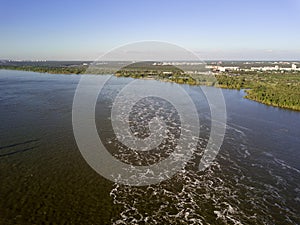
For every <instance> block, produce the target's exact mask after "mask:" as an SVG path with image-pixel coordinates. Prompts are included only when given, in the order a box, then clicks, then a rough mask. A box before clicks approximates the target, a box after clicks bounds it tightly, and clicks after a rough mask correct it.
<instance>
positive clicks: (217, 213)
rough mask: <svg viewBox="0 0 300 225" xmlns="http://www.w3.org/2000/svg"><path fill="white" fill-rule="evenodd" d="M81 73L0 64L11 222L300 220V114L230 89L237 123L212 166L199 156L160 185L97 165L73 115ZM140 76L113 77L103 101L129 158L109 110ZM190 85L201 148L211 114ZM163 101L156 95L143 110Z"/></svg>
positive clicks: (102, 114) (105, 133) (0, 200)
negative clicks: (132, 181) (123, 181)
mask: <svg viewBox="0 0 300 225" xmlns="http://www.w3.org/2000/svg"><path fill="white" fill-rule="evenodd" d="M79 79H80V76H77V75H50V74H39V73H31V72H21V71H7V70H0V87H1V88H0V118H1V126H0V134H1V139H0V180H1V186H0V223H1V224H41V223H42V222H44V223H45V224H50V223H52V224H55V223H57V224H111V223H115V224H130V223H131V224H167V223H172V224H201V223H202V224H207V223H210V224H299V223H300V218H299V215H300V211H299V203H300V164H299V162H300V151H299V149H300V138H299V137H300V113H299V112H293V111H288V110H282V109H278V108H274V107H268V106H265V105H262V104H259V103H256V102H252V101H249V100H246V99H243V95H244V93H243V92H242V91H235V90H223V94H224V97H225V100H226V106H227V112H228V126H227V131H226V135H225V139H224V143H223V145H222V147H221V150H220V153H219V155H218V157H217V159H216V160H215V162H214V163H213V165H212V166H211V167H210V168H209V169H208V170H207V171H205V172H199V171H197V170H196V169H195V168H196V167H195V165H196V164H197V157H195V159H194V160H192V161H191V162H190V164H189V166H188V167H187V168H186V169H185V170H182V171H180V172H179V173H178V174H176V175H175V176H174V177H173V178H172V179H170V180H167V181H164V182H162V183H161V184H159V185H152V186H148V187H130V186H123V185H117V184H114V183H112V182H110V181H108V180H106V179H104V178H103V177H101V176H100V175H98V174H97V173H96V172H94V171H93V170H92V169H91V168H90V167H89V166H88V164H87V163H86V162H85V161H84V159H83V158H82V156H81V154H80V152H79V150H78V148H77V145H76V143H75V139H74V137H73V131H72V120H71V119H72V118H71V115H72V101H73V96H74V93H75V89H76V86H77V84H78V81H79ZM130 80H131V79H130V78H114V79H112V81H111V83H110V85H108V86H107V87H106V89H105V90H104V91H103V93H104V95H103V96H104V97H102V98H99V99H98V105H97V108H96V122H97V127H98V131H99V134H100V136H101V139H102V140H103V141H104V142H107V146H110V149H111V151H112V153H113V154H115V156H116V157H117V158H120V159H123V160H124V161H126V160H128V159H131V158H132V156H131V155H130V154H128V152H126V151H125V150H124V151H122V149H121V148H120V146H119V145H118V143H117V141H116V140H115V139H114V136H113V135H112V130H111V126H110V121H109V119H108V118H109V109H110V108H109V106H110V101H111V98H113V96H114V95H115V94H114V93H115V92H116V91H118V90H119V89H120V88H121V87H122V86H123V85H124V84H126V83H127V82H129V81H130ZM143 82H152V83H153V85H158V84H159V85H158V86H160V85H162V86H165V87H168V88H172V85H173V84H171V83H161V82H159V81H149V80H145V81H143ZM183 87H184V88H185V89H186V91H187V92H188V93H189V94H190V95H191V97H192V98H193V100H194V101H195V104H196V106H197V109H198V110H199V115H200V121H201V124H202V125H201V131H202V132H201V137H200V139H201V140H202V142H201V143H202V144H201V145H200V146H199V152H201V148H203V147H204V146H205V144H206V143H207V134H208V132H209V124H210V123H209V119H210V112H209V109H208V106H207V103H206V101H205V98H204V96H203V94H202V93H201V90H200V89H199V87H190V86H185V85H183ZM154 104H156V99H150V100H149V101H145V102H144V104H141V105H140V106H137V109H136V110H137V111H138V107H147V106H148V107H149V106H151V105H154ZM158 106H159V104H158ZM161 106H162V107H163V104H162V105H161ZM166 107H169V106H166ZM133 117H134V115H133ZM175 117H176V116H175ZM120 149H121V150H120ZM117 150H118V151H117ZM155 160H157V158H155Z"/></svg>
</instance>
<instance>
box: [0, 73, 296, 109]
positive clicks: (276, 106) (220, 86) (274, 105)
mask: <svg viewBox="0 0 300 225" xmlns="http://www.w3.org/2000/svg"><path fill="white" fill-rule="evenodd" d="M55 69H56V68H55ZM55 69H54V70H49V71H47V70H44V71H35V70H30V69H29V68H26V69H22V68H1V67H0V70H10V71H23V72H33V73H41V74H50V75H51V74H53V75H84V74H85V73H84V72H85V70H84V71H81V72H80V73H71V72H69V71H68V72H65V73H63V72H62V71H57V72H56V71H55ZM61 69H63V68H61ZM54 71H55V72H54ZM108 74H110V73H103V74H90V75H108ZM110 75H113V76H115V77H120V78H121V77H123V78H132V79H143V80H157V81H161V82H169V83H176V84H185V85H190V86H211V87H216V88H221V89H230V90H238V91H240V90H241V89H247V90H253V89H252V88H234V87H229V86H226V85H218V84H217V85H215V84H214V85H208V84H205V83H203V84H189V83H184V82H183V83H178V82H176V81H174V80H169V79H155V77H132V76H120V75H119V76H118V75H116V74H110ZM244 92H245V93H246V95H245V96H244V97H243V98H245V99H248V100H250V101H255V102H258V103H260V104H264V105H266V106H272V107H275V108H279V109H284V110H290V111H295V112H300V106H299V108H297V107H296V108H295V107H288V106H279V105H278V104H272V103H267V102H263V101H259V100H258V99H255V98H254V97H251V95H249V93H247V91H246V90H244Z"/></svg>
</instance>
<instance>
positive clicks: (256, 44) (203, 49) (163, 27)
mask: <svg viewBox="0 0 300 225" xmlns="http://www.w3.org/2000/svg"><path fill="white" fill-rule="evenodd" d="M0 28H1V29H0V58H2V59H52V60H66V59H70V60H74V59H75V60H79V59H83V60H85V59H86V60H93V59H95V58H96V57H98V56H99V55H100V54H102V53H104V52H106V51H109V50H110V49H112V48H115V47H117V46H119V45H124V44H126V43H129V42H135V41H142V40H161V41H167V42H170V43H174V44H177V45H180V46H182V47H185V48H188V49H190V50H192V51H194V52H196V53H197V54H198V55H199V56H200V57H201V58H203V59H275V60H276V59H291V60H300V41H299V40H300V0H250V1H249V0H246V1H242V0H226V1H224V0H206V1H203V0H186V1H175V0H173V1H168V0H160V1H158V0H152V1H146V0H144V1H142V0H140V1H137V0H136V1H133V0H127V1H124V0H123V1H122V0H111V1H108V0H107V1H101V0H97V1H96V0H87V1H75V0H72V1H71V0H70V1H63V0H60V1H59V0H51V1H50V0H42V1H38V0H26V1H16V0H0Z"/></svg>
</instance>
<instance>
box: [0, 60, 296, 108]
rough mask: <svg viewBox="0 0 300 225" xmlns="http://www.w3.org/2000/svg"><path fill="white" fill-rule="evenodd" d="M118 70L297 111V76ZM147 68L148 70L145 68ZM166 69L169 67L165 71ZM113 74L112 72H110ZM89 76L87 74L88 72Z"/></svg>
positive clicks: (81, 70)
mask: <svg viewBox="0 0 300 225" xmlns="http://www.w3.org/2000/svg"><path fill="white" fill-rule="evenodd" d="M0 69H8V70H21V71H32V72H39V73H51V74H85V73H86V71H87V69H88V67H87V66H76V67H41V66H0ZM143 69H144V70H129V71H128V70H121V71H118V72H116V73H114V74H115V75H116V76H118V77H131V78H135V79H154V80H160V81H163V82H173V83H178V84H188V85H205V86H215V87H219V88H227V89H237V90H240V89H247V90H246V95H245V98H247V99H249V100H253V101H256V102H259V103H262V104H265V105H269V106H274V107H279V108H284V109H289V110H296V111H300V74H299V73H284V74H280V73H279V74H278V73H275V72H273V73H270V72H269V73H261V72H255V73H253V72H251V73H247V72H243V73H239V74H232V73H231V74H229V73H223V74H217V75H215V76H205V75H198V76H195V75H193V76H191V75H188V74H184V73H183V72H182V71H179V70H173V71H172V74H165V73H164V72H163V70H158V71H153V70H151V71H150V73H149V70H147V71H145V68H143ZM148 69H149V68H148ZM168 69H170V68H168ZM112 71H113V70H112ZM112 71H110V70H109V69H108V70H103V71H101V70H97V71H92V73H94V74H109V73H110V72H112ZM89 73H91V71H89Z"/></svg>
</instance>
